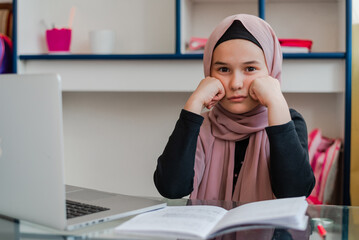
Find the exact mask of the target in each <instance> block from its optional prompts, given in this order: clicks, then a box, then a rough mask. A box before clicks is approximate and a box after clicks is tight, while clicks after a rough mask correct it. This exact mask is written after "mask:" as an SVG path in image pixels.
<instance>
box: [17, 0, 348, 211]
mask: <svg viewBox="0 0 359 240" xmlns="http://www.w3.org/2000/svg"><path fill="white" fill-rule="evenodd" d="M13 1H14V2H13V3H14V8H15V9H14V11H15V14H16V15H17V17H16V20H15V23H16V24H15V29H17V31H16V34H15V35H14V37H15V59H16V64H17V72H19V73H34V72H58V73H60V74H61V76H62V78H63V88H64V91H65V92H109V91H115V92H185V93H189V92H191V91H193V90H194V89H195V87H196V86H197V84H198V82H199V81H200V80H201V79H202V77H203V73H202V62H201V59H202V57H203V55H202V54H198V53H188V52H187V51H186V43H187V42H188V41H189V39H190V37H191V36H195V37H208V35H209V34H210V32H211V31H212V29H213V27H214V26H215V25H216V24H217V23H218V22H219V21H220V20H221V19H223V18H224V17H226V16H229V15H232V14H235V13H248V14H254V15H258V16H259V17H261V18H263V19H265V20H266V21H268V22H269V23H270V24H271V26H272V27H273V29H274V30H275V31H276V33H277V35H278V37H279V38H308V39H312V40H313V49H312V52H311V53H297V54H296V53H291V54H284V55H283V57H284V64H283V79H284V81H283V86H282V87H283V92H284V93H285V94H286V97H287V98H288V99H290V103H291V104H292V105H293V106H295V107H296V108H297V109H299V110H302V111H303V112H304V113H305V115H306V116H305V118H306V120H308V127H309V129H310V128H313V127H322V128H323V129H324V133H327V135H329V137H340V138H342V139H343V140H344V142H345V145H344V146H345V149H344V154H345V156H344V158H345V159H344V164H345V166H344V199H343V201H344V203H345V204H348V203H349V169H350V125H351V124H350V119H351V1H350V0H315V1H313V0H305V1H304V0H266V1H265V0H151V1H147V0H122V1H118V0H106V1H96V0H91V1H89V0H77V1H71V0H61V1H59V2H61V4H60V3H59V4H54V2H55V1H48V0H13ZM100 2H101V3H100ZM73 4H75V5H76V9H77V10H76V16H75V20H74V25H73V42H72V46H71V54H62V55H54V54H48V53H47V49H46V44H45V38H44V31H45V28H44V23H45V24H47V25H50V23H51V22H54V23H56V25H57V26H65V25H66V24H67V18H68V13H69V10H70V8H71V7H72V5H73ZM324 4H325V7H323V5H324ZM99 16H101V17H99ZM104 26H105V27H104ZM159 26H160V27H159ZM101 28H109V29H114V30H115V31H116V32H117V40H118V42H117V43H118V44H117V47H116V50H115V52H114V54H110V55H93V54H91V53H90V50H89V49H90V48H89V39H88V32H89V31H90V30H94V29H101ZM139 69H141V71H139ZM149 76H155V77H154V78H150V80H149ZM169 76H171V77H170V79H169ZM99 79H101V81H99ZM122 79H131V81H122ZM307 97H309V98H310V99H312V101H317V102H318V103H319V102H320V103H321V104H322V105H323V107H324V108H325V109H326V110H325V109H324V110H323V114H326V115H327V116H331V117H332V118H337V119H332V118H326V117H325V116H316V114H317V112H318V108H319V105H318V106H317V107H313V106H308V103H303V102H305V101H302V100H303V99H305V98H307ZM326 103H327V105H326V106H324V105H325V104H326ZM314 105H315V104H314ZM326 112H327V113H326ZM328 112H330V113H328ZM335 125H337V126H336V127H334V128H333V126H335Z"/></svg>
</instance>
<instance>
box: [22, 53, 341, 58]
mask: <svg viewBox="0 0 359 240" xmlns="http://www.w3.org/2000/svg"><path fill="white" fill-rule="evenodd" d="M345 57H346V54H345V53H341V52H332V53H285V54H283V58H284V59H345ZM19 58H20V60H181V59H202V58H203V54H110V55H97V54H96V55H95V54H33V55H20V56H19Z"/></svg>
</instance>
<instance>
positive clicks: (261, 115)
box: [190, 14, 282, 202]
mask: <svg viewBox="0 0 359 240" xmlns="http://www.w3.org/2000/svg"><path fill="white" fill-rule="evenodd" d="M236 20H238V21H239V22H240V23H241V24H240V25H242V26H243V27H244V29H245V30H247V32H248V33H246V34H244V35H245V37H241V36H237V35H235V34H234V35H233V31H232V30H231V32H232V37H231V36H230V37H228V34H227V33H226V31H227V30H229V28H230V27H232V28H236V27H241V26H240V25H235V24H234V22H238V21H236ZM242 30H243V29H242ZM242 30H241V31H242ZM242 32H243V31H242ZM225 33H226V34H225ZM225 35H227V36H225ZM229 35H231V34H229ZM239 35H241V34H239ZM242 35H243V34H242ZM235 38H243V39H246V40H249V41H252V42H253V43H254V44H256V45H257V46H258V47H260V48H261V49H262V50H263V53H264V56H265V60H266V64H267V68H268V72H269V75H270V76H272V77H273V78H276V79H278V80H279V81H281V70H282V52H281V49H280V45H279V41H278V39H277V37H276V35H275V33H274V31H273V29H272V28H271V27H270V25H269V24H268V23H266V22H265V21H264V20H262V19H260V18H258V17H256V16H252V15H247V14H237V15H232V16H229V17H227V18H225V19H224V20H223V21H222V22H220V23H219V24H218V25H217V26H216V27H215V29H214V31H213V32H212V34H211V35H210V37H209V38H208V41H207V43H206V46H205V50H204V55H203V66H204V75H205V76H206V77H207V76H210V72H211V61H212V54H213V51H214V49H215V47H216V46H218V45H219V44H220V43H221V42H223V41H227V40H230V39H235ZM203 117H204V121H203V124H202V126H201V129H200V133H199V137H198V140H197V149H196V157H195V167H194V169H195V176H194V180H193V192H192V193H191V196H190V198H192V199H205V200H227V201H239V202H253V201H260V200H267V199H273V198H275V197H274V194H273V191H272V188H271V182H270V174H269V167H270V166H269V160H270V153H269V141H268V137H267V134H266V132H265V127H267V126H268V113H267V108H266V107H264V106H261V105H258V106H257V107H255V108H254V109H252V110H251V111H249V112H247V113H244V114H234V113H231V112H229V111H227V110H226V109H224V108H223V107H221V105H220V104H216V105H215V106H214V108H213V109H212V110H211V111H209V112H206V113H204V114H203ZM246 138H249V143H248V146H247V150H246V153H245V157H244V161H243V164H242V167H241V170H240V173H239V176H238V179H237V182H236V185H235V188H234V191H233V170H234V154H235V143H236V142H237V141H240V140H244V139H246Z"/></svg>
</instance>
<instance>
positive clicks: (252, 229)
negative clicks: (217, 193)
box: [0, 199, 359, 240]
mask: <svg viewBox="0 0 359 240" xmlns="http://www.w3.org/2000/svg"><path fill="white" fill-rule="evenodd" d="M165 201H166V202H167V204H168V206H184V205H204V204H205V205H215V206H220V207H223V208H225V209H227V210H229V209H232V208H234V207H237V206H239V205H240V204H239V203H236V202H224V201H200V200H188V199H178V200H168V199H165ZM307 215H308V216H309V221H308V226H307V229H306V230H305V231H297V230H292V229H283V228H279V227H278V228H272V227H271V228H269V227H263V226H249V227H248V226H247V227H242V228H238V229H236V232H231V233H228V234H225V235H221V236H218V237H216V238H215V239H236V240H241V239H280V240H287V239H311V240H312V239H323V237H322V236H321V235H320V234H319V231H318V227H317V226H318V224H320V225H322V226H323V227H324V229H325V231H326V238H325V239H327V240H329V239H335V240H338V239H339V240H340V239H356V236H359V207H351V206H350V207H347V206H330V205H309V207H308V209H307ZM128 219H130V217H128V218H124V219H120V220H117V221H112V222H107V223H102V224H98V225H95V226H90V227H87V228H83V229H80V230H76V231H71V232H65V231H57V230H53V229H49V228H46V227H43V226H39V225H36V224H33V223H29V222H25V221H18V220H14V219H11V218H7V217H0V239H1V240H3V239H5V240H7V239H23V240H25V239H26V240H27V239H66V240H72V239H98V240H100V239H151V238H149V237H138V236H137V237H133V236H132V237H129V236H124V235H119V234H118V233H117V232H116V231H115V227H117V226H118V225H120V224H122V223H123V222H125V221H127V220H128ZM152 239H154V238H152ZM157 239H158V238H157Z"/></svg>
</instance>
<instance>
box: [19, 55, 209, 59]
mask: <svg viewBox="0 0 359 240" xmlns="http://www.w3.org/2000/svg"><path fill="white" fill-rule="evenodd" d="M202 57H203V55H202V54H109V55H98V54H38V55H20V56H19V58H20V60H171V59H202Z"/></svg>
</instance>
